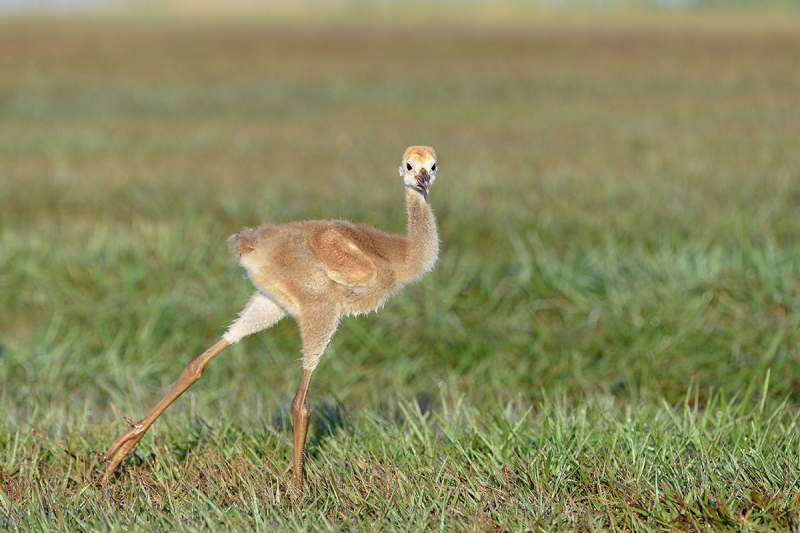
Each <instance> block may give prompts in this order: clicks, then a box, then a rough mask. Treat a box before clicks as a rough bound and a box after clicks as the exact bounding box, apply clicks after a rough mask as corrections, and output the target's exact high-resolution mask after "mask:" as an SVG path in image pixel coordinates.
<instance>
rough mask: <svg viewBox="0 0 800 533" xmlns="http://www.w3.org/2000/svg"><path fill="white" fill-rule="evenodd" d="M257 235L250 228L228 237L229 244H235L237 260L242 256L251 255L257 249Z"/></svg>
mask: <svg viewBox="0 0 800 533" xmlns="http://www.w3.org/2000/svg"><path fill="white" fill-rule="evenodd" d="M256 239H257V233H256V232H255V231H253V230H252V229H250V228H246V229H244V230H242V232H241V233H234V234H233V235H231V236H230V237H228V242H229V243H231V244H233V250H234V252H235V253H236V259H239V258H240V257H242V255H246V254H249V253H250V252H252V251H253V250H255V248H256Z"/></svg>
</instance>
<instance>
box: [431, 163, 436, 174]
mask: <svg viewBox="0 0 800 533" xmlns="http://www.w3.org/2000/svg"><path fill="white" fill-rule="evenodd" d="M431 172H436V163H434V164H433V166H432V167H431Z"/></svg>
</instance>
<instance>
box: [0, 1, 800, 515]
mask: <svg viewBox="0 0 800 533" xmlns="http://www.w3.org/2000/svg"><path fill="white" fill-rule="evenodd" d="M571 20H572V22H569V21H567V22H565V21H556V20H555V19H550V18H540V19H535V20H531V21H528V22H525V21H520V20H517V21H515V23H514V24H513V25H510V26H508V27H504V26H502V25H498V24H492V25H488V26H480V27H475V26H473V25H472V24H473V23H471V22H469V21H465V22H462V23H459V24H454V25H447V24H445V23H443V22H441V21H439V22H437V23H432V22H429V23H425V24H422V23H420V24H421V25H419V26H415V25H413V24H411V25H408V24H406V25H400V26H398V27H394V26H390V25H388V23H387V22H386V21H385V20H384V21H382V22H380V23H376V24H374V25H365V26H359V25H352V24H351V25H348V24H332V25H329V26H325V25H319V24H318V25H317V29H316V30H314V31H310V30H308V29H303V27H302V26H293V25H291V24H290V25H285V24H284V25H281V26H280V27H278V26H274V25H269V24H264V25H262V24H257V23H252V22H251V23H243V22H239V23H238V25H230V24H223V23H212V22H210V21H208V20H206V21H204V22H197V21H196V22H195V23H191V24H190V23H181V22H179V21H175V20H173V21H170V22H165V23H162V24H145V23H143V22H142V21H139V22H137V23H129V24H122V23H118V22H109V21H105V22H104V23H100V22H98V21H94V22H92V21H81V20H65V21H60V22H59V21H38V22H32V21H28V22H24V21H23V22H20V21H19V20H14V21H8V20H7V21H0V384H1V385H2V387H0V467H1V468H2V485H1V488H2V490H1V491H0V526H2V527H5V528H8V529H10V530H31V529H37V530H46V529H60V530H74V529H108V530H111V529H114V530H116V529H120V530H130V529H141V530H154V529H159V530H176V531H190V530H196V529H218V528H227V529H232V530H238V529H263V530H274V529H276V528H278V529H302V528H308V529H310V530H321V529H330V530H343V529H350V530H358V529H369V530H371V529H381V530H399V531H407V530H419V531H422V530H431V529H440V528H441V529H447V530H453V529H458V530H461V529H464V530H470V529H474V530H524V529H527V528H530V529H551V530H558V529H585V530H593V529H614V530H625V529H628V530H630V529H633V530H658V529H678V530H715V531H720V530H742V529H743V530H750V531H761V530H788V529H798V528H800V516H798V514H797V509H798V507H800V499H799V498H798V496H797V494H798V492H800V490H799V489H800V439H799V438H798V417H800V375H799V374H798V372H797V368H798V363H800V286H799V285H798V283H800V281H799V280H800V219H798V207H799V206H800V179H799V178H800V176H798V174H799V173H800V150H798V149H797V139H798V138H800V56H798V53H797V51H798V50H800V20H798V19H796V18H792V17H784V18H776V17H767V18H758V17H755V18H749V19H724V20H723V21H722V22H720V21H716V20H715V19H714V17H698V18H691V17H681V18H677V19H670V18H666V19H665V18H658V17H655V16H652V17H648V16H637V17H635V18H625V19H619V20H611V19H602V20H599V21H595V23H594V24H589V23H588V21H587V19H585V18H577V19H571ZM414 143H426V144H431V145H432V146H434V147H435V148H436V149H437V151H438V152H439V157H440V167H441V171H440V172H439V175H438V179H437V181H436V184H435V186H434V188H433V190H432V194H431V203H432V205H433V207H434V210H435V212H436V213H437V216H438V218H439V222H440V231H441V239H442V251H441V261H440V263H439V264H438V266H437V268H436V270H435V271H434V272H433V273H432V274H431V275H429V276H428V277H427V278H426V279H425V280H424V281H422V282H421V283H419V284H417V285H415V286H413V287H410V288H408V289H407V290H405V291H404V292H403V293H402V294H401V295H399V296H397V297H396V298H394V299H393V300H392V301H390V303H389V304H388V305H387V306H386V307H385V308H384V309H383V310H381V312H379V313H377V314H375V315H372V316H368V317H360V318H358V319H354V318H351V319H347V320H345V321H344V322H343V324H342V326H341V328H340V331H339V333H338V334H337V335H336V337H335V338H334V341H333V344H332V345H331V347H330V348H329V350H328V352H327V353H326V355H325V357H324V359H323V360H322V363H321V364H320V367H319V369H318V371H317V372H316V373H315V376H314V380H313V381H312V389H311V405H312V409H313V410H314V415H313V417H312V426H311V430H310V442H309V449H308V453H309V461H308V475H309V483H308V487H307V490H306V495H305V498H304V500H303V501H302V502H301V503H300V504H297V503H293V502H292V501H291V499H287V497H286V481H287V476H286V475H285V473H284V471H285V468H286V466H287V465H288V464H289V462H290V457H291V424H290V418H289V417H288V413H289V402H290V400H291V398H292V396H293V394H294V390H295V388H296V386H297V383H298V380H299V376H300V364H299V341H298V338H297V330H296V326H295V324H294V323H292V322H291V321H285V322H283V323H281V324H279V325H278V326H276V327H275V328H274V329H273V330H271V331H269V332H268V333H265V334H260V335H258V336H256V337H253V338H250V339H247V340H245V341H244V342H242V343H240V344H239V345H236V346H234V347H232V348H230V349H228V351H226V352H225V353H224V354H223V355H221V356H220V357H219V358H218V359H217V360H215V361H214V362H213V363H212V364H211V366H210V367H209V369H208V370H207V372H206V374H205V375H204V376H203V379H202V380H201V381H200V382H198V384H197V385H195V387H194V388H193V389H191V390H190V391H189V392H188V393H187V394H186V395H185V396H184V397H183V398H181V399H180V400H179V401H178V402H176V404H175V405H174V406H172V407H171V408H170V409H169V410H168V411H167V413H166V415H165V416H164V418H163V419H162V420H160V421H159V422H158V423H157V424H156V425H155V426H154V428H153V429H152V430H151V431H150V432H149V433H148V435H147V436H146V437H145V439H144V440H143V441H142V443H141V444H140V445H139V446H138V448H137V449H136V454H135V456H134V457H132V459H131V460H129V461H127V462H126V463H124V465H123V468H122V469H121V471H120V472H119V475H118V477H117V478H115V479H114V480H113V482H112V483H111V485H110V486H109V487H108V488H102V487H100V485H99V482H98V480H99V476H100V474H101V472H102V465H101V464H100V463H99V462H98V460H97V459H96V457H95V456H94V455H93V452H95V451H102V450H104V449H105V448H106V447H107V446H108V444H109V443H110V442H111V441H112V440H113V439H114V438H116V437H117V436H118V434H120V433H121V432H122V431H123V430H124V423H123V422H122V418H121V417H122V416H123V415H127V416H130V417H132V418H136V417H138V416H141V415H143V414H144V413H145V412H146V410H147V409H148V408H149V407H150V406H151V405H152V404H153V403H154V402H155V401H156V400H157V399H158V398H159V397H160V395H161V394H163V393H164V392H165V391H166V389H167V388H168V387H169V385H170V383H171V382H172V381H173V380H174V379H175V378H177V376H178V374H179V373H180V371H181V369H182V368H183V366H184V365H185V364H186V362H187V361H188V360H189V359H190V358H191V357H192V356H194V355H195V354H197V353H199V352H200V351H202V350H203V349H204V348H205V347H207V346H208V345H210V344H211V343H212V342H213V341H214V340H216V338H218V337H219V335H221V334H222V333H223V332H224V329H225V327H226V325H227V324H228V323H229V322H230V321H231V320H232V319H233V318H234V317H235V316H236V313H237V312H238V311H239V310H240V309H241V307H242V306H243V305H244V303H245V301H246V300H247V297H248V295H249V293H250V292H251V290H252V289H251V287H250V286H249V284H248V283H247V282H246V281H243V280H242V279H241V276H240V271H239V269H238V267H236V266H235V264H234V261H233V258H232V256H231V254H230V252H229V250H228V249H227V246H226V244H225V242H224V241H225V239H226V237H227V236H228V235H230V234H231V233H233V232H235V231H237V230H238V229H239V228H241V227H242V226H253V225H256V224H258V223H260V222H262V221H267V220H268V221H272V222H284V221H289V220H294V219H302V218H323V217H324V218H337V217H338V218H347V219H352V220H362V221H365V222H368V223H371V224H374V225H376V226H379V227H381V228H384V229H387V230H392V231H396V232H402V231H403V230H404V227H405V226H404V217H405V212H404V209H403V194H402V187H401V185H400V183H399V178H397V176H396V168H397V165H398V163H399V157H400V155H401V153H402V150H403V149H404V148H405V147H406V146H407V145H409V144H414Z"/></svg>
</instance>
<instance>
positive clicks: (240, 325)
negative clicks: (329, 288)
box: [101, 293, 286, 483]
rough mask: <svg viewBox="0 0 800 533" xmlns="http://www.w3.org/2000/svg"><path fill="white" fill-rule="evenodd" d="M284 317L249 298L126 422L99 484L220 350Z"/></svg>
mask: <svg viewBox="0 0 800 533" xmlns="http://www.w3.org/2000/svg"><path fill="white" fill-rule="evenodd" d="M284 316H286V314H285V313H284V311H283V310H282V309H281V308H280V307H278V306H277V305H276V304H275V303H274V302H272V301H271V300H269V299H268V298H266V297H265V296H263V295H261V294H259V293H256V294H254V295H253V297H252V298H250V301H249V302H248V303H247V306H246V307H245V308H244V311H242V314H241V315H240V316H239V318H238V319H237V320H236V321H235V322H234V323H233V324H232V325H231V327H230V328H229V329H228V331H227V332H226V333H225V335H223V336H222V338H221V339H220V340H218V341H217V342H216V344H214V345H213V346H212V347H211V348H209V349H208V350H206V351H204V352H203V353H201V354H200V355H198V356H197V357H195V358H194V359H192V360H191V361H189V364H188V365H186V368H185V369H184V370H183V372H182V373H181V375H180V377H179V378H178V381H176V382H175V384H174V385H172V387H171V388H170V389H169V392H167V394H166V396H164V398H162V399H161V401H160V402H158V403H157V404H156V406H155V407H154V408H153V409H152V410H151V411H150V412H149V413H148V414H147V416H145V417H144V418H143V419H141V420H140V421H139V422H136V423H132V422H130V426H131V427H130V428H129V429H128V431H126V432H125V433H124V434H123V435H122V436H121V437H120V438H118V439H117V440H116V441H114V443H113V444H112V445H111V447H110V448H109V449H108V451H107V452H105V453H103V454H101V457H102V458H103V460H104V461H107V462H108V466H107V467H106V473H105V475H104V476H103V483H106V482H108V479H109V478H110V477H111V475H112V474H113V473H114V470H115V469H116V468H117V466H119V464H120V463H121V462H122V460H123V459H124V458H125V456H126V455H128V453H129V452H130V451H131V450H132V449H133V447H134V446H136V444H137V443H138V442H139V441H140V440H142V437H143V436H144V434H145V432H146V431H147V430H148V429H150V426H152V425H153V422H155V421H156V419H157V418H158V417H159V416H161V413H163V412H164V410H165V409H166V408H167V407H169V406H170V405H171V404H172V402H174V401H175V400H176V399H177V398H178V397H179V396H180V395H181V394H183V393H184V392H185V391H186V389H188V388H189V387H191V386H192V384H193V383H194V382H196V381H197V380H198V379H200V376H202V375H203V371H204V370H205V368H206V366H208V363H210V362H211V360H212V359H214V357H216V356H217V355H218V354H219V353H220V352H222V350H224V349H225V348H227V347H228V346H230V345H231V344H234V343H236V342H238V341H239V339H241V338H242V337H244V336H246V335H250V334H252V333H256V332H258V331H261V330H263V329H267V328H268V327H270V326H272V325H273V324H275V322H277V321H278V320H280V319H281V318H283V317H284Z"/></svg>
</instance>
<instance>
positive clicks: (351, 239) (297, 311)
mask: <svg viewBox="0 0 800 533" xmlns="http://www.w3.org/2000/svg"><path fill="white" fill-rule="evenodd" d="M436 171H437V166H436V152H434V151H433V149H432V148H430V147H427V146H412V147H410V148H408V149H407V150H406V151H405V153H404V154H403V160H402V163H401V166H400V176H401V177H402V178H403V183H404V185H405V189H406V209H407V211H408V235H407V236H405V237H402V236H400V235H392V234H389V233H384V232H383V231H380V230H378V229H375V228H371V227H369V226H363V225H360V224H351V223H349V222H345V221H342V220H334V221H326V220H313V221H305V222H293V223H289V224H284V225H281V226H274V225H272V224H264V225H263V226H261V227H259V228H258V229H255V230H252V229H246V230H244V231H242V232H241V233H238V234H236V235H233V236H231V237H230V239H228V240H229V242H231V243H233V247H234V250H235V252H236V258H237V260H238V262H239V264H240V265H242V267H244V269H245V270H246V271H247V276H248V277H249V278H250V280H251V281H252V282H253V284H254V285H255V287H256V292H255V293H254V294H253V296H252V297H251V298H250V301H248V302H247V305H246V306H245V308H244V310H243V311H242V313H241V314H240V316H239V318H238V319H237V320H236V321H234V323H233V324H232V325H231V326H230V328H229V329H228V331H227V332H225V334H224V335H223V336H222V338H221V339H220V340H219V341H217V343H216V344H214V345H213V346H211V347H210V348H208V349H207V350H206V351H204V352H203V353H201V354H200V355H198V356H197V357H195V358H194V359H192V360H191V361H190V362H189V364H188V365H187V366H186V368H185V369H184V371H183V372H182V373H181V375H180V378H178V381H176V382H175V384H174V385H172V388H171V389H170V390H169V392H167V395H166V396H164V398H163V399H162V400H161V401H160V402H158V404H156V406H155V407H154V408H153V410H152V411H150V412H149V413H148V414H147V416H145V417H144V418H143V419H142V420H140V421H139V422H135V423H134V422H133V421H131V420H128V419H126V420H127V421H128V423H129V425H130V428H129V429H128V430H127V431H126V432H125V433H124V434H123V435H122V436H121V437H120V438H118V439H117V440H116V441H114V443H113V444H112V445H111V447H110V448H109V449H108V451H106V452H105V453H103V454H101V457H102V458H103V460H104V461H106V462H107V463H108V465H107V467H106V472H105V475H104V476H103V482H104V483H106V482H108V479H109V477H110V476H111V475H112V474H113V473H114V470H115V469H116V468H117V466H118V465H119V464H120V462H122V460H123V459H124V458H125V456H126V455H127V454H128V453H129V452H130V451H131V450H132V449H133V447H134V446H136V444H137V443H138V442H139V441H140V440H141V439H142V436H143V435H144V434H145V432H146V431H147V430H148V429H149V428H150V426H151V425H153V422H155V421H156V419H157V418H158V417H159V416H160V415H161V413H163V412H164V410H165V409H166V408H167V407H169V405H170V404H171V403H172V402H173V401H175V399H176V398H178V396H180V395H181V394H183V392H184V391H185V390H186V389H188V388H189V387H190V386H191V385H192V384H193V383H194V382H195V381H197V380H198V379H200V376H202V375H203V370H205V368H206V366H207V365H208V363H209V362H211V360H212V359H214V357H216V356H217V354H219V353H220V352H222V350H224V349H225V348H226V347H228V346H230V345H231V344H234V343H236V342H239V340H241V339H242V338H243V337H246V336H247V335H252V334H253V333H257V332H259V331H262V330H265V329H267V328H269V327H271V326H273V325H274V324H275V323H276V322H278V321H279V320H280V319H282V318H283V317H285V316H286V315H291V316H292V317H294V318H295V320H297V323H298V325H299V326H300V336H301V338H302V344H303V376H302V378H301V380H300V386H299V387H298V389H297V394H296V395H295V397H294V400H293V401H292V421H293V423H294V458H293V461H292V485H293V488H294V490H295V492H296V493H299V492H300V491H301V490H302V485H303V457H304V448H305V443H306V434H307V432H308V420H309V417H310V416H311V411H310V410H309V408H308V385H309V383H310V381H311V374H312V372H314V369H315V368H316V367H317V363H319V360H320V357H322V354H323V352H324V351H325V348H326V347H327V346H328V344H329V343H330V341H331V338H332V337H333V334H334V332H336V328H337V327H338V325H339V320H340V318H341V317H343V316H347V315H358V314H361V313H369V312H370V311H374V310H376V309H378V308H379V307H380V306H382V305H383V304H384V302H386V300H388V299H389V297H390V296H392V295H394V294H395V293H396V292H398V291H399V290H400V289H401V288H402V287H403V286H405V285H407V284H408V283H411V282H413V281H415V280H417V279H419V278H420V277H422V276H423V275H424V274H426V273H428V272H430V271H431V269H433V265H434V263H436V258H437V256H438V254H439V235H438V233H437V229H436V219H435V218H434V216H433V211H431V208H430V205H429V203H428V191H429V188H430V186H431V185H432V184H433V182H434V180H435V179H436Z"/></svg>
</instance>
